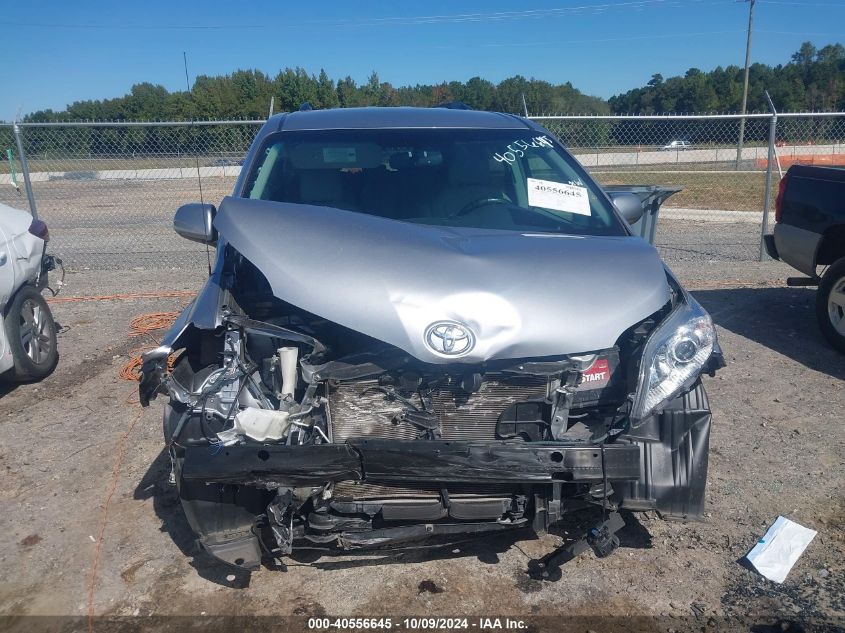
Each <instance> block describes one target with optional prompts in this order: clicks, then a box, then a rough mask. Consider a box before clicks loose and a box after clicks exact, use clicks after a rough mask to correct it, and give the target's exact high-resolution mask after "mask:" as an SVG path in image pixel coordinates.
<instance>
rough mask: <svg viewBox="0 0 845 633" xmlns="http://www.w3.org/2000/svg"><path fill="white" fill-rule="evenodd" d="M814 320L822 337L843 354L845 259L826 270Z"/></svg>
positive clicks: (817, 299)
mask: <svg viewBox="0 0 845 633" xmlns="http://www.w3.org/2000/svg"><path fill="white" fill-rule="evenodd" d="M816 318H817V319H818V321H819V327H820V328H821V331H822V334H824V337H825V338H826V339H827V340H828V341H830V344H831V345H833V347H834V348H836V349H838V350H839V351H840V352H842V353H843V354H845V257H843V258H842V259H840V260H838V261H836V262H834V264H833V265H832V266H831V267H830V268H828V269H827V272H826V273H825V274H824V277H822V282H821V283H820V284H819V289H818V294H817V295H816Z"/></svg>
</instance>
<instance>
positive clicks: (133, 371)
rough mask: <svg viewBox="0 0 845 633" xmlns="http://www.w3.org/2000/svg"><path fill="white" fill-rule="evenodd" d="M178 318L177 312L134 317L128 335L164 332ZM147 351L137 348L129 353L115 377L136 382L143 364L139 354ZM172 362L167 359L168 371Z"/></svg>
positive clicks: (171, 359) (151, 313) (172, 358)
mask: <svg viewBox="0 0 845 633" xmlns="http://www.w3.org/2000/svg"><path fill="white" fill-rule="evenodd" d="M178 316H179V313H178V312H150V313H148V314H142V315H140V316H136V317H135V318H134V319H132V320H131V321H130V322H129V335H130V336H141V335H142V334H148V335H149V334H152V333H153V332H156V331H158V330H164V329H166V328H169V327H170V326H171V325H173V322H174V321H175V320H176V317H178ZM147 349H148V348H146V347H139V348H135V349H133V350H132V351H130V352H129V356H130V358H129V360H128V361H126V363H124V365H123V367H121V368H120V371H119V372H118V374H117V375H118V376H120V377H121V378H122V379H123V380H134V381H136V382H137V381H138V380H140V379H141V373H140V369H141V363H142V362H143V361H142V360H141V354H143V353H144V352H145V351H147ZM173 360H174V357H173V356H170V357H169V358H168V359H167V366H168V368H169V369H172V368H173Z"/></svg>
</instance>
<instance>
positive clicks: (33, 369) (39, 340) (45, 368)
mask: <svg viewBox="0 0 845 633" xmlns="http://www.w3.org/2000/svg"><path fill="white" fill-rule="evenodd" d="M4 325H5V327H6V336H7V338H8V340H9V347H10V348H11V350H12V357H13V358H14V361H15V364H14V367H12V369H10V370H9V372H8V374H7V375H6V376H4V378H9V379H11V380H14V381H17V382H25V381H30V380H41V379H42V378H44V377H46V376H48V375H49V374H50V373H51V372H52V371H53V370H54V369H55V368H56V364H57V363H58V362H59V349H58V341H57V339H56V322H55V321H54V320H53V315H52V313H51V312H50V308H49V307H48V306H47V302H46V301H45V300H44V297H42V296H41V293H40V292H38V290H36V289H35V288H33V287H32V286H24V287H23V288H21V289H20V290H19V291H18V293H17V294H16V295H15V298H14V299H13V300H12V303H11V304H10V305H9V309H8V311H7V312H6V316H5V317H4Z"/></svg>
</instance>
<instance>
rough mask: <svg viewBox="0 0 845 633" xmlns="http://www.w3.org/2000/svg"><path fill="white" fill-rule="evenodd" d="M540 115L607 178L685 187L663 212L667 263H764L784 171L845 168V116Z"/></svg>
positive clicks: (611, 182) (662, 246) (659, 236)
mask: <svg viewBox="0 0 845 633" xmlns="http://www.w3.org/2000/svg"><path fill="white" fill-rule="evenodd" d="M743 118H745V133H744V135H743V138H742V142H740V127H741V121H742V119H743ZM536 120H537V121H538V122H539V123H541V124H542V125H544V126H545V127H546V128H548V129H549V130H550V131H551V132H552V133H554V134H555V136H557V137H558V138H559V139H560V140H561V141H562V142H563V144H564V145H566V146H567V147H568V148H570V150H571V151H572V152H573V154H575V156H576V157H577V158H578V160H579V161H581V163H582V164H583V165H584V166H585V167H587V168H588V169H589V170H590V172H591V173H592V174H593V175H594V176H595V177H596V179H597V180H598V181H599V182H600V183H602V184H605V185H618V184H650V185H675V186H680V187H683V191H681V192H680V193H678V194H676V195H674V196H673V197H671V198H670V199H669V200H668V201H667V202H666V203H664V205H663V207H662V210H661V213H660V223H659V226H658V233H657V244H658V246H659V248H660V249H661V251H662V254H663V256H664V257H666V258H667V259H675V260H677V259H702V260H717V261H720V260H725V261H750V260H756V259H758V258H759V257H760V256H761V254H762V252H761V250H760V238H761V234H762V233H765V232H768V231H769V229H770V227H768V226H766V227H764V226H763V223H764V221H765V220H768V218H764V212H763V211H764V209H765V208H766V207H767V206H768V208H769V211H773V209H774V201H775V197H776V194H777V185H778V182H779V180H780V177H781V173H782V172H786V170H787V169H788V168H789V166H790V165H792V164H793V163H795V162H801V163H811V164H820V165H841V166H845V113H825V114H781V115H778V116H777V117H776V118H773V116H772V115H770V114H750V115H747V116H746V117H742V116H740V115H705V116H693V115H688V116H619V117H573V116H566V117H545V118H538V119H536ZM770 141H771V143H770ZM770 144H771V146H772V147H771V150H772V156H773V159H774V160H773V161H772V165H771V173H770V170H769V151H770ZM769 177H770V178H771V187H770V190H769V194H768V196H767V194H766V182H767V179H768V178H769ZM770 217H771V218H772V219H773V217H774V216H773V213H772V214H770Z"/></svg>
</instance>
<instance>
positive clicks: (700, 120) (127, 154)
mask: <svg viewBox="0 0 845 633" xmlns="http://www.w3.org/2000/svg"><path fill="white" fill-rule="evenodd" d="M741 119H742V117H740V116H739V115H709V116H691V115H690V116H556V117H537V118H535V120H536V121H537V122H539V123H540V124H541V125H543V126H545V127H546V128H547V129H549V131H550V132H552V133H553V134H554V135H555V136H557V137H558V138H559V139H560V140H561V141H562V142H563V144H564V145H565V146H566V147H568V148H569V149H570V150H571V151H572V152H573V154H574V155H575V156H576V157H577V158H578V160H580V161H581V163H582V164H583V165H584V166H585V167H587V169H589V170H590V171H591V173H592V174H593V175H594V176H595V177H596V178H597V179H598V180H599V182H601V183H603V184H607V185H611V184H628V185H643V184H645V185H648V184H656V185H671V186H681V187H683V191H682V192H680V193H678V194H676V195H675V196H673V197H672V198H670V199H669V200H668V201H667V202H666V203H665V204H664V206H663V210H662V211H661V215H660V223H659V228H658V233H657V243H658V246H659V248H660V249H661V252H662V254H663V256H664V257H666V258H667V259H668V260H669V261H670V263H671V261H672V260H678V259H692V260H696V259H698V260H707V261H726V262H741V261H753V260H756V259H757V258H758V257H759V256H760V247H759V245H760V236H761V233H762V232H763V231H764V227H763V226H762V224H763V221H764V213H763V209H764V207H765V206H766V204H768V206H769V207H770V208H772V207H773V204H774V198H775V194H776V192H777V182H778V180H779V178H780V170H783V171H786V169H787V168H788V167H789V165H791V164H792V163H794V162H803V163H815V164H832V165H843V166H845V113H835V114H781V115H778V117H777V119H776V120H775V119H773V117H772V115H768V114H753V115H747V116H746V117H745V119H746V125H745V134H744V137H743V139H742V142H741V143H740V141H739V133H740V132H739V130H740V121H741ZM262 123H263V121H214V122H196V123H177V122H169V123H140V122H138V123H49V124H47V123H45V124H42V123H21V124H19V133H18V135H17V137H16V134H15V132H14V129H13V127H14V126H12V125H11V124H0V150H2V152H3V154H4V156H3V164H2V166H0V202H2V203H5V204H9V205H11V206H17V207H21V208H26V207H27V206H28V200H27V192H26V188H25V183H24V178H23V175H22V169H23V164H22V162H21V152H20V150H19V149H18V141H20V149H21V150H22V151H23V156H24V157H25V158H26V160H27V162H28V167H29V176H30V183H31V188H32V193H33V197H34V201H35V205H36V208H37V211H38V214H39V217H41V218H43V219H44V220H45V221H46V222H47V224H48V225H49V227H50V232H51V236H52V240H53V242H52V250H53V251H54V252H56V253H57V254H60V255H61V256H62V257H64V259H65V262H66V264H67V265H68V266H69V267H70V268H72V269H76V270H84V269H133V268H153V269H169V268H173V269H184V268H187V267H199V266H204V265H205V249H204V247H202V246H201V245H198V244H194V243H191V242H188V241H186V240H184V239H182V238H180V237H178V236H177V235H176V234H175V233H174V232H173V230H172V220H173V213H174V211H175V210H176V208H177V207H178V206H179V205H181V204H184V203H186V202H194V201H198V200H199V199H200V185H201V187H202V197H203V198H204V199H205V200H206V201H210V202H213V203H215V204H216V203H219V201H220V199H221V198H223V196H225V195H227V194H228V193H229V192H230V191H231V190H232V187H233V185H234V182H235V179H236V177H237V175H238V174H239V172H240V169H241V167H240V163H241V160H242V159H243V157H244V155H245V154H246V151H247V149H248V148H249V146H250V143H251V142H252V140H253V138H254V137H255V134H256V133H257V131H258V129H259V128H260V126H261V124H262ZM770 140H771V142H770ZM770 151H771V153H772V155H773V156H774V157H775V158H776V159H777V160H775V161H773V162H772V163H771V165H770V163H769V155H770ZM198 168H199V169H198ZM198 171H199V177H198ZM769 177H770V178H771V189H770V193H769V195H768V196H767V195H766V182H767V179H768V178H769ZM15 185H17V186H15Z"/></svg>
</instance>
